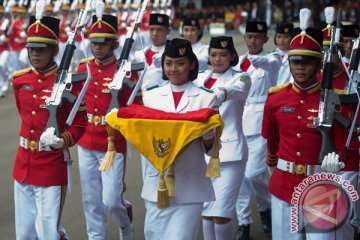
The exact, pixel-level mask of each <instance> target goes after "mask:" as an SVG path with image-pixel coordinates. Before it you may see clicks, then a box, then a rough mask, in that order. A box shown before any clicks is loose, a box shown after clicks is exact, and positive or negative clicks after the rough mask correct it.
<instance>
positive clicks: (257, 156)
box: [236, 134, 271, 225]
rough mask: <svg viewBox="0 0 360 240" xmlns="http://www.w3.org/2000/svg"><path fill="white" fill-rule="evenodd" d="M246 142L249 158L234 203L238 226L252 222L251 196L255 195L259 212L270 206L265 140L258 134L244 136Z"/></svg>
mask: <svg viewBox="0 0 360 240" xmlns="http://www.w3.org/2000/svg"><path fill="white" fill-rule="evenodd" d="M246 142H247V144H248V148H249V157H248V161H247V163H246V170H245V176H244V179H243V181H242V184H241V187H240V192H239V197H238V199H237V202H236V213H237V218H238V222H239V225H246V224H251V223H253V222H254V221H253V219H252V217H251V203H250V201H251V196H252V194H254V195H255V199H256V207H257V209H258V211H259V212H262V211H265V210H266V209H268V208H270V206H271V200H270V193H269V188H268V177H267V168H266V140H265V139H264V138H263V137H262V136H261V135H260V134H259V135H252V136H246Z"/></svg>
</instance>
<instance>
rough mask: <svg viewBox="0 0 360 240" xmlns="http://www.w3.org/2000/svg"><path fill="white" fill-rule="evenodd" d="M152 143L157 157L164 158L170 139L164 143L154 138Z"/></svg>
mask: <svg viewBox="0 0 360 240" xmlns="http://www.w3.org/2000/svg"><path fill="white" fill-rule="evenodd" d="M152 143H153V147H154V152H155V154H156V155H157V156H158V157H165V156H166V155H167V154H168V153H169V151H170V150H169V149H170V146H171V140H170V138H169V139H168V140H166V141H165V142H164V140H163V139H159V140H156V138H155V137H153V140H152Z"/></svg>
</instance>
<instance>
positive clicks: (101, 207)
mask: <svg viewBox="0 0 360 240" xmlns="http://www.w3.org/2000/svg"><path fill="white" fill-rule="evenodd" d="M78 154H79V171H80V182H81V191H82V198H83V205H84V213H85V219H86V226H87V234H88V239H89V240H100V239H101V240H106V239H108V238H107V219H106V212H107V211H109V212H110V214H111V216H112V218H113V219H114V220H115V222H116V223H117V225H118V226H119V227H125V226H127V225H129V224H130V219H129V216H128V214H127V210H126V208H125V206H124V203H125V202H124V201H125V200H124V199H123V196H122V195H123V192H124V190H125V189H124V174H125V160H124V155H123V154H121V153H116V156H115V159H114V162H113V165H112V167H111V169H110V170H109V171H99V170H98V167H99V166H100V164H101V162H102V160H103V158H104V156H105V152H99V151H92V150H88V149H86V148H83V147H80V146H79V147H78Z"/></svg>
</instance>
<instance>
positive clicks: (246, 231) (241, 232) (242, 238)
mask: <svg viewBox="0 0 360 240" xmlns="http://www.w3.org/2000/svg"><path fill="white" fill-rule="evenodd" d="M249 239H250V224H248V225H240V226H239V228H238V229H237V231H236V233H235V236H234V240H249Z"/></svg>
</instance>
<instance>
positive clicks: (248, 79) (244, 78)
mask: <svg viewBox="0 0 360 240" xmlns="http://www.w3.org/2000/svg"><path fill="white" fill-rule="evenodd" d="M250 80H251V78H250V76H241V77H240V81H241V82H243V83H247V82H248V81H250Z"/></svg>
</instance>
